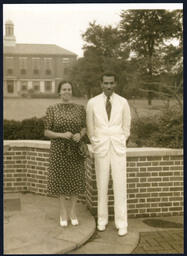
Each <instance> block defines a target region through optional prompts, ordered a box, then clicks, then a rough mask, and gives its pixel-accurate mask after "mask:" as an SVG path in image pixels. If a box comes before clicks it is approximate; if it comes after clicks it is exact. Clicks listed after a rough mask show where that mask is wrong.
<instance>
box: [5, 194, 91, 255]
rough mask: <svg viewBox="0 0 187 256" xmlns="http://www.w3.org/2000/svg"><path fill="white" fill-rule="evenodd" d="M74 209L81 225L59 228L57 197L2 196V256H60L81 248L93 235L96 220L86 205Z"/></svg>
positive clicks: (79, 205)
mask: <svg viewBox="0 0 187 256" xmlns="http://www.w3.org/2000/svg"><path fill="white" fill-rule="evenodd" d="M67 203H68V201H67ZM77 208H78V211H77V212H78V213H79V215H78V217H79V221H80V225H78V226H72V225H71V224H70V225H69V227H65V228H62V227H60V226H59V216H58V213H59V210H58V200H57V199H56V198H51V197H46V196H40V195H35V194H31V193H28V194H22V193H20V194H5V195H4V254H63V253H66V252H68V251H70V250H73V249H75V248H77V247H80V245H82V244H83V243H85V242H86V241H87V240H88V239H89V238H90V237H91V236H92V235H93V233H94V232H95V220H94V218H93V216H91V214H90V213H89V211H88V210H87V208H86V206H85V205H83V204H81V203H78V207H77Z"/></svg>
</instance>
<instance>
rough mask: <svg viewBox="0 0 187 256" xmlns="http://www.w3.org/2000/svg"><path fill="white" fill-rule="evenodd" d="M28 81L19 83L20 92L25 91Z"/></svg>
mask: <svg viewBox="0 0 187 256" xmlns="http://www.w3.org/2000/svg"><path fill="white" fill-rule="evenodd" d="M27 89H28V81H21V91H27Z"/></svg>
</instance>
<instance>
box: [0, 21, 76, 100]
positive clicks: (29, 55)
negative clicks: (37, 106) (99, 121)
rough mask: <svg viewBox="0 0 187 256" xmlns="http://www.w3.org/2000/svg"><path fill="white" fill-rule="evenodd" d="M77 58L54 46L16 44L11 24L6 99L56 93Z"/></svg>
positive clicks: (6, 44)
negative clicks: (60, 82)
mask: <svg viewBox="0 0 187 256" xmlns="http://www.w3.org/2000/svg"><path fill="white" fill-rule="evenodd" d="M76 58H77V55H76V54H75V53H73V52H70V51H68V50H66V49H63V48H61V47H59V46H57V45H53V44H17V43H16V37H15V35H14V24H13V22H12V21H10V20H8V21H7V22H6V24H5V36H4V42H3V70H4V71H3V72H4V74H3V75H4V76H3V77H4V79H3V83H4V88H3V90H4V96H5V97H19V96H26V95H30V94H51V93H55V92H56V87H57V85H58V82H59V81H60V80H62V79H66V78H67V75H68V71H69V68H70V67H71V66H72V64H73V63H74V62H75V61H76Z"/></svg>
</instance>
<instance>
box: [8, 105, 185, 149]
mask: <svg viewBox="0 0 187 256" xmlns="http://www.w3.org/2000/svg"><path fill="white" fill-rule="evenodd" d="M4 139H5V140H18V139H21V140H23V139H28V140H29V139H31V140H32V139H33V140H49V139H48V138H46V137H45V136H44V123H43V118H36V117H34V118H31V119H25V120H23V121H14V120H4ZM85 140H86V141H87V143H89V140H88V138H87V137H86V138H85ZM131 145H133V146H134V147H167V148H182V147H183V114H182V111H180V110H178V109H177V108H175V107H174V108H170V109H166V110H165V111H164V112H163V114H162V115H161V116H153V117H145V118H140V119H137V120H134V121H133V122H132V128H131V136H130V141H129V146H130V147H131Z"/></svg>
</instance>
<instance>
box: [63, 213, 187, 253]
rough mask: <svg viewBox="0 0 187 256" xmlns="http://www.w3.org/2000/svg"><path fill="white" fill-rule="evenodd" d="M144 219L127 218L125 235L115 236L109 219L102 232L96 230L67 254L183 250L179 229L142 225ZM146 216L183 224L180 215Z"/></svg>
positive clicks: (176, 251)
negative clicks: (81, 244) (84, 242)
mask: <svg viewBox="0 0 187 256" xmlns="http://www.w3.org/2000/svg"><path fill="white" fill-rule="evenodd" d="M144 219H148V218H130V219H128V234H127V235H126V236H124V237H119V236H118V235H117V231H116V229H115V227H114V222H109V224H108V226H107V229H106V231H104V232H98V231H96V232H95V234H94V235H93V237H92V238H91V239H90V240H89V241H88V242H87V243H86V244H85V245H83V246H82V247H81V248H79V249H77V250H73V251H71V252H69V253H68V254H160V253H165V254H167V253H176V254H179V253H184V250H183V245H184V236H183V228H179V229H178V228H163V227H157V228H155V227H151V226H148V225H147V224H145V223H144V222H143V221H144ZM149 219H157V220H158V219H159V220H160V219H161V220H163V221H170V222H174V223H181V224H183V216H175V217H157V218H149ZM171 244H172V247H171Z"/></svg>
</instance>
